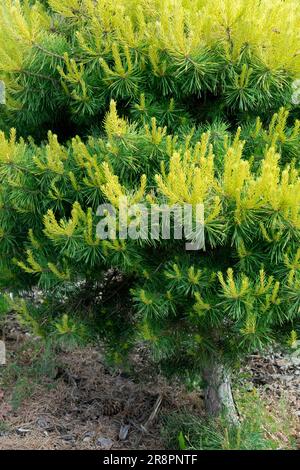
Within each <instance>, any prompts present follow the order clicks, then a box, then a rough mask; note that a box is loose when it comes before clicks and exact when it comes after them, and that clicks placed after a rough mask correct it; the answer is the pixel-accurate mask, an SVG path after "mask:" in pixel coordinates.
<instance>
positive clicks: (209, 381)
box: [203, 361, 239, 425]
mask: <svg viewBox="0 0 300 470" xmlns="http://www.w3.org/2000/svg"><path fill="white" fill-rule="evenodd" d="M203 378H204V380H205V389H204V397H205V398H204V399H205V408H206V411H207V414H208V415H209V416H211V417H218V416H221V415H223V416H224V417H225V418H226V419H227V420H228V421H229V423H230V424H232V425H237V424H238V423H239V417H238V412H237V409H236V406H235V403H234V399H233V395H232V391H231V380H230V373H229V371H228V369H227V368H226V367H224V365H223V364H221V363H218V362H214V361H211V362H210V363H209V364H207V365H206V366H205V368H204V369H203Z"/></svg>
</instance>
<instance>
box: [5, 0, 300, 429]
mask: <svg viewBox="0 0 300 470" xmlns="http://www.w3.org/2000/svg"><path fill="white" fill-rule="evenodd" d="M299 18H300V15H299V6H298V3H297V2H296V1H294V0H289V1H280V0H276V1H275V2H269V1H267V0H264V1H257V0H244V1H242V0H241V1H238V2H235V3H233V2H231V1H228V0H214V1H211V2H204V1H201V0H189V1H181V0H176V1H175V2H174V1H164V2H159V1H156V0H155V1H151V2H149V1H147V0H131V1H127V2H125V1H123V0H118V1H117V2H116V1H110V0H106V1H101V2H100V1H99V2H97V1H96V2H95V1H90V0H81V1H79V0H72V1H70V0H60V1H57V0H49V1H48V2H42V3H41V2H36V1H31V2H28V1H24V2H18V1H13V0H5V1H3V2H2V6H1V16H0V26H1V30H0V79H1V80H3V82H4V83H5V94H6V96H5V104H0V125H1V127H2V129H3V131H2V132H1V133H0V183H1V184H0V288H1V289H2V291H3V292H11V291H13V292H15V293H16V294H17V295H18V294H19V293H22V294H23V297H24V292H26V293H27V296H26V298H25V299H24V298H23V299H22V300H18V299H17V301H16V302H15V305H14V308H15V309H16V310H17V311H18V312H19V316H20V319H21V320H22V321H24V322H26V323H27V324H29V325H30V326H31V327H32V328H34V330H35V331H38V333H39V334H41V335H45V336H48V335H54V334H56V335H58V336H59V337H69V338H72V337H76V338H80V337H88V338H98V337H99V335H100V336H101V340H102V341H104V342H105V343H106V345H107V350H108V351H109V352H110V353H111V356H112V358H113V360H114V361H121V360H122V358H123V357H125V356H126V354H127V352H128V351H129V350H130V347H131V346H133V345H134V344H136V343H137V342H140V341H144V342H146V343H148V344H149V346H150V347H151V350H152V351H153V353H154V357H155V359H156V360H157V361H158V362H159V363H160V367H161V368H162V369H163V370H165V371H166V372H168V373H171V372H175V373H176V374H177V375H180V374H181V375H183V376H185V377H187V376H188V375H189V374H196V375H198V376H201V377H202V378H203V380H204V382H205V384H206V388H205V390H206V403H207V410H208V412H209V413H210V414H213V415H217V414H219V413H221V412H222V411H223V409H225V410H226V411H227V415H228V417H229V418H230V419H231V421H232V422H235V421H236V410H235V406H234V403H233V399H232V394H231V389H230V371H231V370H234V367H235V366H236V364H237V363H238V361H239V360H240V359H241V358H242V357H243V355H246V354H248V353H249V352H251V351H254V350H261V349H264V348H265V347H266V346H267V345H270V344H274V343H275V342H276V343H278V342H281V343H282V344H284V345H286V346H287V347H288V346H289V347H295V346H297V344H298V343H297V341H298V340H297V338H298V335H299V333H300V323H299V311H300V270H299V268H300V261H299V260H300V248H299V239H300V212H299V207H300V178H299V157H298V150H299V145H300V125H299V121H298V120H295V119H294V118H295V117H297V115H299V104H297V100H296V98H295V93H296V91H295V90H296V88H295V87H296V86H297V81H296V78H297V75H298V76H299V68H300V62H299V60H300V59H299V57H300V56H299V52H298V44H299V28H298V25H299ZM0 83H1V82H0ZM295 84H296V85H295ZM258 115H259V116H260V117H258ZM10 126H13V129H11V130H10V131H9V130H8V129H9V127H10ZM49 129H51V131H49ZM56 134H57V135H58V136H57V135H56ZM76 134H78V135H76ZM29 135H31V136H33V137H34V139H35V140H33V138H32V137H29ZM121 197H127V200H128V201H129V203H130V204H136V203H143V204H144V205H145V206H146V207H148V208H149V207H150V206H151V207H153V206H156V207H159V206H161V205H162V204H165V205H167V206H169V207H171V206H173V205H174V204H177V205H179V206H183V205H184V204H190V205H191V206H192V207H193V208H196V206H197V204H203V205H204V235H205V244H206V249H205V251H203V250H201V251H194V252H193V251H186V250H185V242H186V240H176V239H170V240H165V239H163V238H162V237H157V238H156V239H149V238H148V239H146V240H144V239H142V238H140V239H137V240H134V239H126V240H123V239H122V238H121V237H120V234H118V237H117V239H115V240H111V239H108V240H102V239H100V238H98V237H97V234H96V227H97V224H98V223H99V220H100V219H99V216H98V215H97V208H98V206H99V204H101V203H110V204H111V205H112V206H113V207H115V210H116V215H117V222H118V220H119V217H120V213H119V211H118V203H119V200H120V198H121ZM129 221H130V222H134V218H133V217H132V218H129ZM137 222H138V221H137ZM172 228H174V227H171V229H172ZM36 287H38V290H39V292H40V293H42V297H43V302H42V303H38V302H36V301H35V300H34V301H32V293H33V292H36ZM5 302H6V301H5Z"/></svg>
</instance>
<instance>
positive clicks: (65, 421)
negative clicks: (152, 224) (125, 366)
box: [0, 326, 300, 450]
mask: <svg viewBox="0 0 300 470" xmlns="http://www.w3.org/2000/svg"><path fill="white" fill-rule="evenodd" d="M6 335H7V336H6V344H7V349H8V354H7V358H8V364H7V366H0V367H2V368H3V367H9V362H10V361H15V360H16V357H17V360H18V361H21V362H22V361H23V366H24V364H25V366H26V361H27V362H28V365H29V364H30V360H31V357H30V348H29V350H27V352H26V349H25V353H24V352H23V353H22V354H23V355H21V357H20V353H19V351H20V348H21V349H22V345H24V342H26V341H32V339H30V338H29V337H28V334H26V333H24V332H22V331H20V330H18V328H17V327H15V326H14V327H13V328H12V330H11V331H9V332H6ZM142 356H143V355H142V353H141V354H140V353H139V352H137V354H136V363H137V367H136V370H137V375H136V377H135V379H134V380H133V379H132V378H131V377H128V376H126V375H125V374H124V373H122V372H121V371H112V370H110V369H109V368H107V366H106V365H105V363H104V361H103V356H102V353H101V351H100V350H98V349H97V348H94V347H85V348H76V349H74V350H72V351H62V352H60V353H59V355H58V357H57V359H56V361H57V364H58V366H57V368H56V371H55V374H54V377H52V378H49V377H46V376H45V377H44V378H43V380H41V381H39V383H34V384H33V386H32V388H31V390H30V391H29V392H28V396H26V397H25V399H24V400H22V403H21V404H20V406H19V407H18V408H16V409H14V408H13V407H12V406H11V397H12V390H11V389H10V387H6V388H5V387H4V386H3V385H2V386H1V382H0V449H36V450H37V449H106V450H108V449H123V450H125V449H148V450H150V449H164V448H165V444H164V442H163V440H162V437H161V431H160V430H161V426H162V423H163V419H164V416H166V415H167V414H168V413H170V412H174V411H176V410H182V409H183V408H185V409H186V410H188V411H190V412H192V413H194V414H195V413H196V414H199V415H203V413H204V410H203V401H202V399H201V396H200V395H199V393H198V392H187V391H186V390H185V389H184V387H182V386H180V385H179V384H178V383H174V382H172V383H171V384H170V383H167V381H166V380H165V379H163V378H162V377H157V375H156V374H153V375H152V376H151V374H150V375H149V374H148V373H147V372H146V373H145V371H144V370H143V360H142V359H141V358H142ZM244 370H245V371H246V372H247V373H249V376H250V383H251V382H252V384H253V386H255V387H257V388H258V389H259V390H260V393H261V394H262V395H263V396H264V398H265V400H266V403H269V406H271V407H275V408H276V403H277V402H279V400H281V399H282V398H285V399H287V400H288V403H289V406H290V409H291V413H292V414H293V417H294V418H296V419H299V417H300V359H299V358H297V357H294V358H290V357H289V358H288V357H285V356H284V355H282V354H281V353H279V352H278V353H275V354H269V355H268V356H267V357H261V356H258V355H257V356H255V355H254V356H251V357H250V358H249V360H248V361H247V364H246V365H245V368H244ZM2 372H3V369H2ZM0 374H1V369H0ZM0 380H1V375H0ZM299 437H300V432H299Z"/></svg>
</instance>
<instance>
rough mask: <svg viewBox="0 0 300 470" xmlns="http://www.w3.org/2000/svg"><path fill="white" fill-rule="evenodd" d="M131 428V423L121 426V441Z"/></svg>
mask: <svg viewBox="0 0 300 470" xmlns="http://www.w3.org/2000/svg"><path fill="white" fill-rule="evenodd" d="M129 429H130V425H129V424H122V426H121V427H120V432H119V439H120V441H125V439H126V438H127V436H128V431H129Z"/></svg>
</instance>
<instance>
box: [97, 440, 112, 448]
mask: <svg viewBox="0 0 300 470" xmlns="http://www.w3.org/2000/svg"><path fill="white" fill-rule="evenodd" d="M112 445H113V441H112V440H111V439H109V437H100V438H99V439H97V446H99V447H101V449H105V450H109V449H111V448H112Z"/></svg>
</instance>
